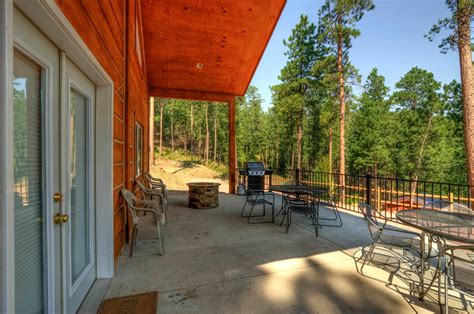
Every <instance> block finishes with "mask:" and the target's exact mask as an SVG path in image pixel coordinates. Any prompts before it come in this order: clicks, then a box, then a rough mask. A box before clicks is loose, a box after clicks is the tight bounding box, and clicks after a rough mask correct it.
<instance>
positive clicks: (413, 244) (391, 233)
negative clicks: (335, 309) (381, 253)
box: [359, 203, 421, 273]
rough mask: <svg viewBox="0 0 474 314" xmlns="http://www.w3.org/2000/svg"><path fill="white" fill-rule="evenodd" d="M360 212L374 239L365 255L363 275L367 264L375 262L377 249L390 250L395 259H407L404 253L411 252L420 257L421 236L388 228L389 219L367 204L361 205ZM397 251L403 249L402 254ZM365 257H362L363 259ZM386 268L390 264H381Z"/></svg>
mask: <svg viewBox="0 0 474 314" xmlns="http://www.w3.org/2000/svg"><path fill="white" fill-rule="evenodd" d="M359 210H360V211H361V212H362V215H363V216H364V220H365V221H366V223H367V227H368V229H369V233H370V237H371V238H372V241H373V242H372V244H371V245H370V249H369V251H368V252H367V253H365V252H363V253H365V257H364V261H363V263H362V266H361V269H360V272H361V273H362V271H363V268H364V266H365V265H366V264H367V262H369V260H370V261H372V260H373V253H374V250H375V248H376V247H381V248H384V249H386V250H389V251H390V252H391V253H392V254H391V255H393V256H394V257H395V258H398V259H400V258H404V259H406V258H405V256H404V254H403V253H404V252H405V251H409V252H410V253H412V255H414V256H420V253H419V251H418V249H419V247H420V245H419V244H420V241H421V235H420V234H418V233H416V232H410V231H405V230H399V229H394V228H390V227H388V226H387V225H386V224H387V222H388V220H387V219H385V218H382V217H383V216H382V215H381V214H380V213H379V212H378V211H377V210H376V209H375V208H374V207H372V206H371V205H369V204H367V203H359ZM396 249H401V250H402V254H400V253H398V252H397V251H396ZM362 257H363V255H362V256H361V258H362ZM377 263H378V264H383V265H386V266H389V265H390V264H388V263H386V264H384V263H380V262H377Z"/></svg>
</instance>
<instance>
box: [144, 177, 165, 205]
mask: <svg viewBox="0 0 474 314" xmlns="http://www.w3.org/2000/svg"><path fill="white" fill-rule="evenodd" d="M144 177H145V180H146V183H148V188H152V189H155V190H158V191H161V192H162V193H163V197H164V198H165V199H166V200H168V190H167V189H166V184H165V183H164V182H163V180H162V179H160V178H155V177H153V176H152V175H151V174H150V173H149V172H145V176H144Z"/></svg>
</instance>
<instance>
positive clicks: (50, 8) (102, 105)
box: [0, 0, 114, 313]
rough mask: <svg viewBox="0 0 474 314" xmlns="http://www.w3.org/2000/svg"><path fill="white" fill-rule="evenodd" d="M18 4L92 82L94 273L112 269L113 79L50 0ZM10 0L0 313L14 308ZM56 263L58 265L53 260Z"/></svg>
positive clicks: (2, 136) (2, 24)
mask: <svg viewBox="0 0 474 314" xmlns="http://www.w3.org/2000/svg"><path fill="white" fill-rule="evenodd" d="M14 3H15V6H16V7H17V8H19V9H20V10H21V11H22V12H23V14H25V15H26V16H27V17H28V18H29V19H30V20H31V21H32V22H33V23H34V24H35V25H36V26H37V27H38V28H39V29H40V30H41V31H42V32H43V33H45V34H46V35H47V36H48V37H49V39H50V40H51V41H52V42H53V43H54V44H55V45H56V46H57V47H58V48H59V49H60V50H62V51H64V52H65V53H66V54H67V55H68V57H69V58H70V59H71V60H72V61H73V62H74V63H75V64H76V65H77V66H78V67H80V68H81V70H82V71H83V72H84V73H86V74H87V76H88V77H89V78H90V79H91V80H92V81H93V82H94V83H95V84H96V86H97V89H96V103H97V106H96V107H95V116H96V120H95V131H96V133H95V152H96V155H95V162H96V163H95V169H96V173H95V187H96V195H97V197H96V199H95V208H96V211H95V215H96V217H95V219H96V226H100V227H99V228H96V245H95V248H96V267H97V277H98V278H111V277H113V274H114V234H113V232H114V231H113V226H114V223H113V222H114V221H113V108H114V107H113V104H114V102H113V96H114V84H113V81H112V79H111V78H110V76H109V75H108V74H107V72H106V71H105V70H104V68H103V67H102V66H101V64H100V63H99V62H98V61H97V59H96V58H95V56H94V55H93V53H92V52H91V51H90V50H89V48H88V47H87V45H86V44H85V43H84V41H83V40H82V38H81V37H80V35H79V34H78V33H77V32H76V30H75V29H74V27H73V26H72V25H71V23H70V22H69V20H68V19H67V18H66V16H65V15H64V13H63V12H62V11H61V9H60V8H59V7H58V6H57V4H56V3H55V2H54V0H15V1H14ZM12 25H13V0H3V1H0V148H1V149H0V312H9V313H10V312H14V311H15V295H14V291H15V289H14V284H15V279H14V278H15V276H14V273H15V266H14V238H13V231H14V220H13V208H14V207H13V206H14V204H13V170H12V169H13V167H12V165H13V125H12V121H13V102H12V100H13V97H12V77H13V30H12ZM57 267H60V265H57Z"/></svg>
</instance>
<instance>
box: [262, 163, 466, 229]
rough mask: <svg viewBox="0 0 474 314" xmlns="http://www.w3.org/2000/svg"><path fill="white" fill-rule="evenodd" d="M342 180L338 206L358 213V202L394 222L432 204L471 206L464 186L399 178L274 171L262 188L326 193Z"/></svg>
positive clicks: (289, 170)
mask: <svg viewBox="0 0 474 314" xmlns="http://www.w3.org/2000/svg"><path fill="white" fill-rule="evenodd" d="M342 178H344V187H345V189H344V195H343V197H342V198H341V202H340V204H339V206H340V207H341V208H344V209H348V210H352V211H357V212H358V211H359V209H358V204H359V202H366V203H368V204H370V205H372V206H376V207H377V208H378V209H379V210H380V212H381V213H382V215H384V218H387V219H389V220H393V221H396V216H395V215H396V212H397V211H400V210H406V209H419V208H422V207H423V206H425V204H429V203H431V202H434V201H439V200H446V201H450V202H456V203H461V204H465V205H467V206H469V207H471V208H472V206H473V205H474V195H473V194H472V191H473V190H474V189H473V187H471V186H469V185H465V184H453V183H442V182H432V181H423V180H411V179H400V178H386V177H375V176H371V175H370V174H367V175H354V174H344V175H341V174H339V173H330V172H317V171H308V170H299V169H274V173H273V176H272V177H271V178H267V180H266V181H265V185H266V187H269V186H270V185H276V184H290V183H291V184H301V185H310V186H322V187H327V188H329V189H333V188H335V187H339V186H341V183H342Z"/></svg>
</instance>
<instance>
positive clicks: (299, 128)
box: [296, 110, 303, 170]
mask: <svg viewBox="0 0 474 314" xmlns="http://www.w3.org/2000/svg"><path fill="white" fill-rule="evenodd" d="M302 138H303V110H301V111H300V112H299V113H298V125H297V126H296V151H297V152H296V156H297V157H296V158H297V161H296V168H297V169H299V170H301V141H302Z"/></svg>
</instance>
